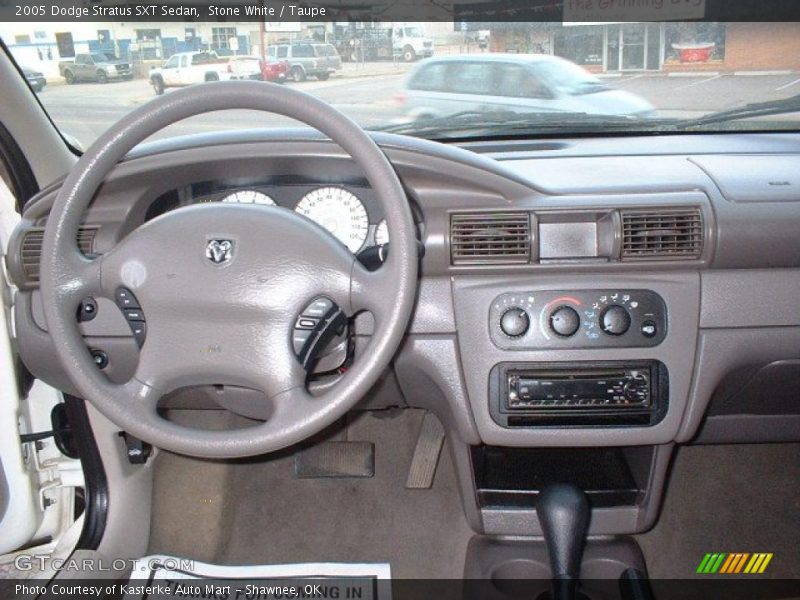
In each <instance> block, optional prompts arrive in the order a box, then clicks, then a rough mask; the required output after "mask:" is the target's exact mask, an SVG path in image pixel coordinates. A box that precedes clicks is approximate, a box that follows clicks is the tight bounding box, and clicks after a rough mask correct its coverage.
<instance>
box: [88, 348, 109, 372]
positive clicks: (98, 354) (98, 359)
mask: <svg viewBox="0 0 800 600" xmlns="http://www.w3.org/2000/svg"><path fill="white" fill-rule="evenodd" d="M92 360H94V364H96V365H97V368H98V369H105V368H106V367H107V366H108V354H106V353H105V352H103V351H102V350H97V349H95V350H92Z"/></svg>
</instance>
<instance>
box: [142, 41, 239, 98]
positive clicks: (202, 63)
mask: <svg viewBox="0 0 800 600" xmlns="http://www.w3.org/2000/svg"><path fill="white" fill-rule="evenodd" d="M230 77H231V74H230V72H229V71H228V59H227V58H220V57H218V56H217V55H216V54H215V53H214V52H209V51H207V50H201V51H198V52H179V53H178V54H173V55H172V56H171V57H170V58H169V60H167V61H166V62H165V63H164V66H162V67H159V68H154V69H152V70H151V71H150V83H151V84H152V85H153V89H154V90H155V91H156V94H158V95H159V96H160V95H161V94H163V93H164V90H165V89H166V88H168V87H181V86H186V85H192V84H193V83H203V82H206V81H222V80H226V79H230Z"/></svg>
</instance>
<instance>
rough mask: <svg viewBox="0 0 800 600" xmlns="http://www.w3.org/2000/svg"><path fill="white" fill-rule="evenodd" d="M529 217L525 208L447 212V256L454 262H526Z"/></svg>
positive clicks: (499, 263) (529, 230) (528, 254)
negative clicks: (486, 211) (495, 211)
mask: <svg viewBox="0 0 800 600" xmlns="http://www.w3.org/2000/svg"><path fill="white" fill-rule="evenodd" d="M530 258H531V220H530V215H529V214H528V213H526V212H498V213H469V214H467V213H462V214H454V215H451V216H450V260H451V262H452V264H454V265H503V264H520V263H527V262H529V261H530Z"/></svg>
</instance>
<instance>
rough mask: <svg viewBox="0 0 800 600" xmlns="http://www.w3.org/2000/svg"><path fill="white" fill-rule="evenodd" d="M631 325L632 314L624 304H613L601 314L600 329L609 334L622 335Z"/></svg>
mask: <svg viewBox="0 0 800 600" xmlns="http://www.w3.org/2000/svg"><path fill="white" fill-rule="evenodd" d="M630 326H631V315H630V313H628V310H627V309H626V308H625V307H624V306H620V305H618V304H612V305H611V306H609V307H608V308H607V309H605V310H604V311H603V312H602V314H601V315H600V329H602V330H603V331H604V332H605V333H607V334H608V335H622V334H623V333H625V332H626V331H628V328H629V327H630Z"/></svg>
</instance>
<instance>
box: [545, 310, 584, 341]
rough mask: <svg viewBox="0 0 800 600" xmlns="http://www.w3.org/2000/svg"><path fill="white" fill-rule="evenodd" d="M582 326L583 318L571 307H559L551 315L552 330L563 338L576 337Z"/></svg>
mask: <svg viewBox="0 0 800 600" xmlns="http://www.w3.org/2000/svg"><path fill="white" fill-rule="evenodd" d="M580 326H581V318H580V316H578V313H577V311H576V310H575V309H574V308H572V307H570V306H559V307H558V308H557V309H555V310H554V311H553V312H552V313H550V329H552V330H553V331H554V332H555V333H556V334H558V335H560V336H561V337H569V336H571V335H575V332H576V331H578V328H579V327H580Z"/></svg>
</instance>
